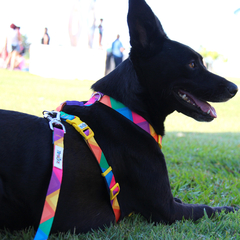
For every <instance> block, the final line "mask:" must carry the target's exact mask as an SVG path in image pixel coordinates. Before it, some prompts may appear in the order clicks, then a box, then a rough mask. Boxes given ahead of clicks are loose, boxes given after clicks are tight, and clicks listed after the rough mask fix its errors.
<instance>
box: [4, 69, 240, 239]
mask: <svg viewBox="0 0 240 240" xmlns="http://www.w3.org/2000/svg"><path fill="white" fill-rule="evenodd" d="M231 80H232V81H233V82H235V83H236V84H237V85H238V86H240V80H239V79H231ZM92 83H93V82H91V81H87V80H86V81H79V80H73V81H71V80H56V79H44V78H41V77H37V76H33V75H31V74H29V73H22V72H10V71H7V70H0V88H1V94H0V108H2V109H12V110H17V111H23V112H27V113H31V114H34V115H38V116H41V112H42V110H45V109H46V110H52V109H55V108H56V107H57V106H58V105H59V104H60V103H61V102H63V101H65V100H87V99H88V98H89V96H90V94H91V90H90V86H91V84H92ZM239 103H240V94H238V95H237V96H236V97H234V98H233V99H232V100H230V101H229V102H227V103H218V104H213V106H214V107H215V108H216V111H217V113H218V118H217V119H215V120H214V121H213V122H211V123H199V122H196V121H195V120H193V119H191V118H188V117H186V116H184V115H181V114H179V113H174V114H172V115H171V116H169V117H168V118H167V121H166V136H165V137H164V140H163V152H164V154H165V157H166V162H167V166H168V171H169V178H170V182H171V188H172V191H173V194H174V196H175V197H178V198H180V199H181V200H183V201H184V202H186V203H202V204H208V205H210V206H222V205H231V206H240V181H239V179H240V123H239V119H240V108H239ZM143 194H144V193H143ZM239 226H240V213H234V214H227V215H225V214H220V215H218V216H216V217H214V218H213V219H208V218H207V217H206V216H205V217H204V218H202V219H201V220H199V221H198V222H197V223H193V222H191V221H178V222H176V223H175V224H172V225H170V226H169V225H164V224H157V225H154V224H152V223H148V222H147V221H146V220H145V219H144V218H143V217H141V216H140V215H132V216H131V217H128V218H126V219H124V220H123V221H121V222H120V223H118V224H116V225H112V226H110V227H109V228H106V229H105V230H99V231H95V232H89V233H87V234H79V235H76V234H70V233H67V234H56V235H52V236H51V237H50V239H71V240H72V239H164V240H165V239H240V227H239ZM34 234H35V232H34V230H33V229H32V228H29V229H26V230H24V231H17V232H13V233H11V232H9V231H7V230H2V231H0V239H32V238H33V236H34Z"/></svg>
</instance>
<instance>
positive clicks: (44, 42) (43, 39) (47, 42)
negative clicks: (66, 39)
mask: <svg viewBox="0 0 240 240" xmlns="http://www.w3.org/2000/svg"><path fill="white" fill-rule="evenodd" d="M49 42H50V37H49V35H48V29H47V28H45V29H44V34H43V37H42V44H45V45H49Z"/></svg>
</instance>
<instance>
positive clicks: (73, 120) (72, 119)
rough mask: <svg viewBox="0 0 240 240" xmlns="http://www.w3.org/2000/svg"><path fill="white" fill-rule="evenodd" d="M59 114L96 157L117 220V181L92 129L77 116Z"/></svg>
mask: <svg viewBox="0 0 240 240" xmlns="http://www.w3.org/2000/svg"><path fill="white" fill-rule="evenodd" d="M60 114H61V119H63V120H64V121H66V122H67V123H69V124H70V125H72V126H73V127H74V128H75V129H76V130H77V131H78V132H79V133H80V134H81V135H82V136H83V138H84V139H85V141H86V142H87V144H88V146H89V148H90V149H91V151H92V152H93V154H94V156H95V157H96V160H97V162H98V164H99V166H100V168H101V171H102V174H101V175H102V176H103V177H104V178H105V180H106V185H107V189H108V193H109V196H110V203H111V205H112V209H113V212H114V215H115V219H116V222H118V220H119V218H120V215H121V213H120V207H119V203H118V200H117V195H118V194H119V191H120V186H119V184H118V183H116V180H115V177H114V175H113V172H112V168H111V167H110V166H109V165H108V162H107V160H106V157H105V155H104V153H103V152H102V150H101V148H100V147H99V145H98V143H97V142H96V140H95V138H94V133H93V131H92V130H91V128H90V127H89V126H88V125H87V124H86V123H85V122H82V121H81V120H80V119H79V117H76V116H73V115H69V114H67V113H64V112H60Z"/></svg>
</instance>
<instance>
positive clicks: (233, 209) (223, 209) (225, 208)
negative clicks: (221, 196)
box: [214, 206, 239, 213]
mask: <svg viewBox="0 0 240 240" xmlns="http://www.w3.org/2000/svg"><path fill="white" fill-rule="evenodd" d="M214 210H215V211H216V212H222V211H224V212H226V213H229V212H236V211H239V208H238V207H228V206H224V207H214Z"/></svg>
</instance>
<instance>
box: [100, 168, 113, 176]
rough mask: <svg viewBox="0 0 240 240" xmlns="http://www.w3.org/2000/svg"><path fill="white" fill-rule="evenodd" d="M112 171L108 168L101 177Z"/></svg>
mask: <svg viewBox="0 0 240 240" xmlns="http://www.w3.org/2000/svg"><path fill="white" fill-rule="evenodd" d="M111 171H112V168H111V167H109V168H108V169H107V170H106V171H105V172H103V173H101V175H102V176H103V177H106V176H107V175H108V174H109V173H110V172H111Z"/></svg>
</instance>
